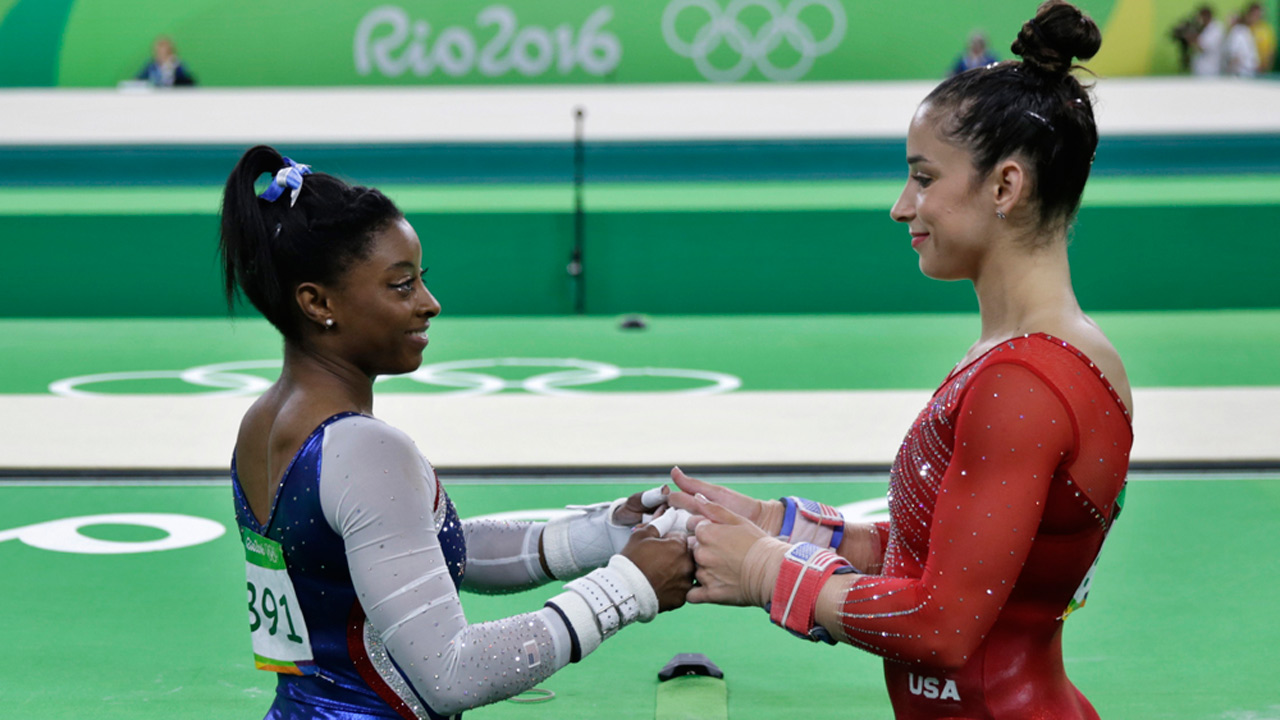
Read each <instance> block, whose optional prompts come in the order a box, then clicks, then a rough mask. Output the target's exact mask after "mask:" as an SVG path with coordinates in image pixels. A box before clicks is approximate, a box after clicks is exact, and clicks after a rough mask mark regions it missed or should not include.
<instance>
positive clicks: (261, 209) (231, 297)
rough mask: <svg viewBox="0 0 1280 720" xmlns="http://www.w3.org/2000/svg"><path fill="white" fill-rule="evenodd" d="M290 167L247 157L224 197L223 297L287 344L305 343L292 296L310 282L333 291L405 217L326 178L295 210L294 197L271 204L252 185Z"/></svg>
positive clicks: (270, 158) (261, 156)
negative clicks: (244, 306)
mask: <svg viewBox="0 0 1280 720" xmlns="http://www.w3.org/2000/svg"><path fill="white" fill-rule="evenodd" d="M284 167H286V164H285V159H284V158H283V157H282V156H281V155H280V153H279V152H277V151H276V150H275V148H272V147H268V146H266V145H258V146H257V147H253V148H250V149H249V150H247V151H245V154H244V155H243V156H241V158H240V162H238V163H236V167H235V169H234V170H232V171H231V176H230V177H228V178H227V186H226V188H225V190H224V191H223V195H222V236H221V240H220V242H219V246H218V249H219V251H220V252H221V255H222V272H223V282H224V286H223V290H224V292H225V294H226V297H227V307H228V309H234V307H235V300H236V289H237V287H238V288H239V290H240V292H242V293H243V294H244V296H245V297H247V298H249V302H251V303H253V306H254V307H255V308H257V309H258V312H261V313H262V314H263V315H264V316H266V318H267V320H269V321H271V324H272V325H275V326H276V328H277V329H278V330H279V331H280V332H281V333H282V334H283V335H284V336H285V337H286V338H288V339H291V340H297V339H299V337H300V332H299V331H300V327H301V326H300V324H299V321H300V319H301V312H300V310H299V308H298V305H297V303H296V302H295V301H294V298H293V292H294V289H295V288H296V287H297V286H298V285H299V284H300V283H304V282H316V283H325V284H333V283H335V282H337V281H338V279H339V278H340V277H341V275H342V273H343V272H344V271H346V269H347V268H349V267H350V266H351V264H352V263H353V262H355V261H356V260H360V259H363V258H365V257H368V251H369V245H370V243H371V242H372V240H373V236H374V234H375V233H377V232H378V231H379V230H381V229H383V228H385V227H386V226H387V225H389V224H391V223H392V222H394V221H395V220H396V219H398V218H400V217H402V213H401V212H400V210H399V208H397V207H396V205H395V203H393V202H392V201H391V200H390V199H389V198H387V196H386V195H383V194H382V193H380V192H378V191H377V190H374V189H372V188H366V187H361V186H358V185H348V184H347V183H346V182H344V181H342V180H340V179H338V178H336V177H334V176H332V175H327V174H325V173H319V172H317V173H311V174H309V175H306V176H305V179H304V181H303V183H302V190H301V192H300V193H299V194H298V199H297V202H296V203H294V204H293V205H292V206H290V191H289V189H285V191H284V194H283V195H281V197H279V198H277V199H276V200H275V201H273V202H269V201H267V200H264V199H262V198H260V197H258V194H257V191H256V190H255V189H254V184H255V183H256V182H257V181H258V179H259V178H260V177H261V176H262V175H263V174H264V173H268V174H270V175H271V176H272V181H274V177H275V174H276V171H278V170H280V169H281V168H284Z"/></svg>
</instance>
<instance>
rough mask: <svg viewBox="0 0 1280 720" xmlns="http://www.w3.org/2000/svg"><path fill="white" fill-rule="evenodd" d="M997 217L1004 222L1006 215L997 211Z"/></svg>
mask: <svg viewBox="0 0 1280 720" xmlns="http://www.w3.org/2000/svg"><path fill="white" fill-rule="evenodd" d="M996 217H998V218H1000V219H1001V220H1003V219H1004V218H1005V214H1004V213H1003V212H1001V211H999V210H997V211H996Z"/></svg>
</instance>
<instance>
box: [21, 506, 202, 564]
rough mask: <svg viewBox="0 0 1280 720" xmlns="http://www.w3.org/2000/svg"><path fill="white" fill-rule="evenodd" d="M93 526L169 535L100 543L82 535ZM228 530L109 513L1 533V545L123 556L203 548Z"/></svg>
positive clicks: (194, 521)
mask: <svg viewBox="0 0 1280 720" xmlns="http://www.w3.org/2000/svg"><path fill="white" fill-rule="evenodd" d="M93 525H136V526H139V527H146V528H154V529H156V530H160V531H162V532H164V533H166V537H163V538H160V539H159V540H147V541H142V542H132V541H131V542H121V541H117V540H100V539H98V538H94V537H89V536H88V535H85V534H84V533H82V532H80V529H81V528H85V527H91V526H93ZM226 531H227V529H226V528H225V527H223V525H222V523H219V522H217V521H215V520H209V519H208V518H202V517H196V516H193V515H177V514H174V513H110V514H105V515H83V516H80V517H68V518H61V519H58V520H48V521H46V522H41V523H36V524H34V525H25V526H23V527H17V528H12V529H10V530H4V531H0V543H2V542H6V541H8V540H15V539H16V540H18V541H19V542H21V543H23V544H25V545H30V546H31V547H35V548H40V549H41V550H51V551H53V552H62V553H78V554H82V555H120V554H128V553H145V552H160V551H162V550H176V549H177V548H184V547H190V546H192V545H201V544H203V543H207V542H210V541H212V540H216V539H218V538H220V537H222V535H223V534H224V533H226Z"/></svg>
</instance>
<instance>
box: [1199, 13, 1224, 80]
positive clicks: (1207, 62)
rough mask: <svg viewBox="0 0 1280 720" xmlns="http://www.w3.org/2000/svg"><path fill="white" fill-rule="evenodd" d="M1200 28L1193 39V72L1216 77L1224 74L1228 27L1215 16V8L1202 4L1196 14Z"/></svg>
mask: <svg viewBox="0 0 1280 720" xmlns="http://www.w3.org/2000/svg"><path fill="white" fill-rule="evenodd" d="M1196 23H1197V25H1198V26H1199V28H1200V29H1199V30H1198V31H1197V32H1196V33H1195V35H1194V37H1192V39H1191V74H1192V75H1199V76H1200V77H1214V76H1217V75H1221V74H1222V46H1223V43H1224V42H1225V40H1226V36H1227V29H1226V26H1224V25H1223V24H1222V22H1221V21H1220V20H1218V19H1217V18H1215V17H1214V16H1213V8H1211V7H1209V6H1208V5H1201V6H1200V10H1199V12H1198V13H1197V14H1196Z"/></svg>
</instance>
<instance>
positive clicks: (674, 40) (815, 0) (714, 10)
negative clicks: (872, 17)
mask: <svg viewBox="0 0 1280 720" xmlns="http://www.w3.org/2000/svg"><path fill="white" fill-rule="evenodd" d="M753 7H754V8H760V9H762V10H764V11H765V12H767V13H768V14H769V19H768V20H767V21H766V22H765V23H764V24H763V25H762V26H761V27H760V29H759V30H758V31H756V32H755V33H752V32H751V29H750V28H749V27H747V26H746V24H744V23H743V22H742V20H741V16H742V13H743V11H744V10H746V9H748V8H753ZM809 7H820V8H822V9H824V10H826V11H827V13H829V14H830V15H831V31H830V32H828V33H827V36H826V37H824V38H822V39H821V40H819V39H817V38H815V37H814V35H813V31H812V30H810V29H809V27H808V26H807V25H805V24H804V23H803V22H801V21H800V13H801V12H802V11H803V10H805V9H807V8H809ZM690 10H700V11H702V12H705V13H706V14H707V22H706V24H704V25H702V27H701V28H699V29H698V31H697V32H696V33H694V36H693V38H692V39H691V40H687V41H686V40H685V39H684V38H681V37H680V35H679V33H678V32H677V31H676V21H677V20H678V19H679V17H680V15H681V14H682V13H684V12H686V11H690ZM847 28H848V19H847V18H846V17H845V12H844V6H843V5H842V4H841V3H840V1H839V0H791V2H790V3H789V4H788V5H787V6H786V8H785V9H784V8H783V7H782V5H781V4H780V3H779V0H730V2H729V5H728V7H727V8H724V9H721V8H720V3H719V1H718V0H672V2H671V3H670V4H668V5H667V8H666V10H665V11H663V13H662V37H663V39H664V40H666V41H667V46H668V47H670V48H671V49H672V50H673V51H674V52H675V53H676V54H678V55H681V56H683V57H687V58H691V59H692V60H693V64H694V67H696V68H697V69H698V72H700V73H702V76H703V77H704V78H706V79H708V80H712V81H715V82H734V81H736V80H741V79H742V78H743V77H744V76H745V75H746V74H747V73H748V72H749V71H750V70H751V68H752V67H753V66H754V67H756V68H758V69H759V70H760V72H761V74H763V75H764V76H765V77H766V78H768V79H770V80H773V81H778V82H785V81H790V80H799V79H800V78H803V77H804V76H805V75H806V74H808V72H809V70H810V69H812V68H813V63H814V61H815V60H817V59H818V57H819V56H822V55H826V54H827V53H829V52H831V51H832V50H835V49H836V47H837V46H839V45H840V42H841V41H842V40H844V35H845V31H846V30H847ZM783 42H785V43H787V44H788V45H790V46H791V47H792V48H793V49H794V50H795V51H796V52H798V53H800V58H799V59H798V60H796V61H795V64H793V65H791V66H790V67H778V66H777V65H775V64H774V63H773V62H772V61H771V60H770V59H769V55H770V54H772V53H773V52H774V51H775V50H777V49H778V48H779V47H780V46H781V45H782V43H783ZM721 44H724V45H727V46H728V47H729V48H730V49H731V50H733V52H735V53H737V54H738V61H737V62H736V63H734V64H733V65H732V66H730V67H727V68H720V67H716V66H715V65H713V64H712V63H711V60H710V55H711V54H712V53H713V52H714V51H715V50H716V49H717V48H719V47H720V45H721Z"/></svg>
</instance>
